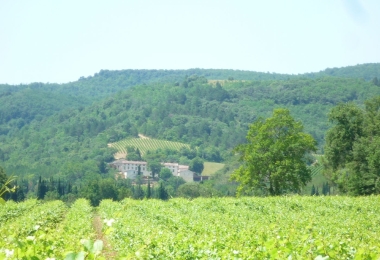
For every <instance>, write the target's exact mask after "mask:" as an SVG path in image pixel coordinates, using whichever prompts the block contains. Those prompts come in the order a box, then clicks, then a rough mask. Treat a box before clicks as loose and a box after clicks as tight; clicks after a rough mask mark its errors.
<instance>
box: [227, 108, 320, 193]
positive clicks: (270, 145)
mask: <svg viewBox="0 0 380 260" xmlns="http://www.w3.org/2000/svg"><path fill="white" fill-rule="evenodd" d="M247 141H248V142H247V143H246V144H241V145H239V146H237V147H236V148H235V151H237V152H238V153H240V156H241V157H240V159H241V160H242V161H243V162H244V163H243V165H241V166H240V168H238V169H237V170H236V171H235V172H234V173H233V174H232V176H231V178H232V179H233V180H236V181H238V182H240V186H239V188H238V194H241V192H242V191H243V190H245V189H246V188H248V189H252V188H259V189H262V190H264V191H265V192H266V193H269V194H270V195H280V194H283V193H285V192H288V191H293V192H299V191H300V190H301V188H302V187H303V186H305V185H306V183H307V182H309V181H310V180H311V173H310V170H309V169H308V167H307V165H306V163H305V160H304V158H305V155H306V154H308V153H310V152H313V151H315V150H316V141H315V140H314V138H313V137H312V136H311V135H310V134H306V133H304V132H303V126H302V123H301V122H298V121H295V120H294V119H293V117H292V116H291V115H290V112H289V110H287V109H275V110H274V111H273V116H272V117H270V118H267V119H266V120H263V119H259V120H257V121H256V122H254V123H253V124H252V125H251V126H250V128H249V131H248V134H247Z"/></svg>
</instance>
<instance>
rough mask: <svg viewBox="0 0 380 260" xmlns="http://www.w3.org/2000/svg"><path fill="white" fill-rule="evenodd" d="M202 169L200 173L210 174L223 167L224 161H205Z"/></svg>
mask: <svg viewBox="0 0 380 260" xmlns="http://www.w3.org/2000/svg"><path fill="white" fill-rule="evenodd" d="M204 166H205V167H204V169H203V172H202V175H212V174H214V173H215V172H217V171H219V170H221V169H223V167H224V163H216V162H205V163H204Z"/></svg>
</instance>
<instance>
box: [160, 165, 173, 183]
mask: <svg viewBox="0 0 380 260" xmlns="http://www.w3.org/2000/svg"><path fill="white" fill-rule="evenodd" d="M159 177H160V178H161V179H163V180H164V181H167V180H168V179H169V178H170V177H173V173H172V172H171V171H170V169H168V168H165V167H163V168H162V169H161V171H160V173H159Z"/></svg>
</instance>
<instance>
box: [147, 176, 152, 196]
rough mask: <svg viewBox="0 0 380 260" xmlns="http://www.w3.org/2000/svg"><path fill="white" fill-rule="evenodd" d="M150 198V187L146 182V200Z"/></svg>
mask: <svg viewBox="0 0 380 260" xmlns="http://www.w3.org/2000/svg"><path fill="white" fill-rule="evenodd" d="M151 197H152V190H151V187H150V181H149V180H148V186H147V188H146V198H147V199H150V198H151Z"/></svg>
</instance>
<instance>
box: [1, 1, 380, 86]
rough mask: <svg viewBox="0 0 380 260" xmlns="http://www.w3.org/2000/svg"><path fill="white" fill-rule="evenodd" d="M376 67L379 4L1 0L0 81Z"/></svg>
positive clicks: (379, 42)
mask: <svg viewBox="0 0 380 260" xmlns="http://www.w3.org/2000/svg"><path fill="white" fill-rule="evenodd" d="M370 62H380V1H379V0H362V1H359V0H269V1H268V0H261V1H256V0H229V1H223V0H215V1H211V0H155V1H153V0H152V1H145V0H124V1H121V0H120V1H117V0H108V1H94V0H92V1H89V0H76V1H74V0H54V1H52V0H45V1H43V0H32V1H31V0H0V83H9V84H19V83H30V82H57V83H63V82H69V81H75V80H77V79H78V78H79V77H81V76H85V77H86V76H90V75H93V74H94V73H96V72H98V71H100V70H101V69H108V70H121V69H188V68H224V69H241V70H252V71H262V72H267V71H269V72H278V73H291V74H298V73H304V72H316V71H320V70H323V69H325V68H327V67H330V68H331V67H342V66H348V65H356V64H361V63H370Z"/></svg>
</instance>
